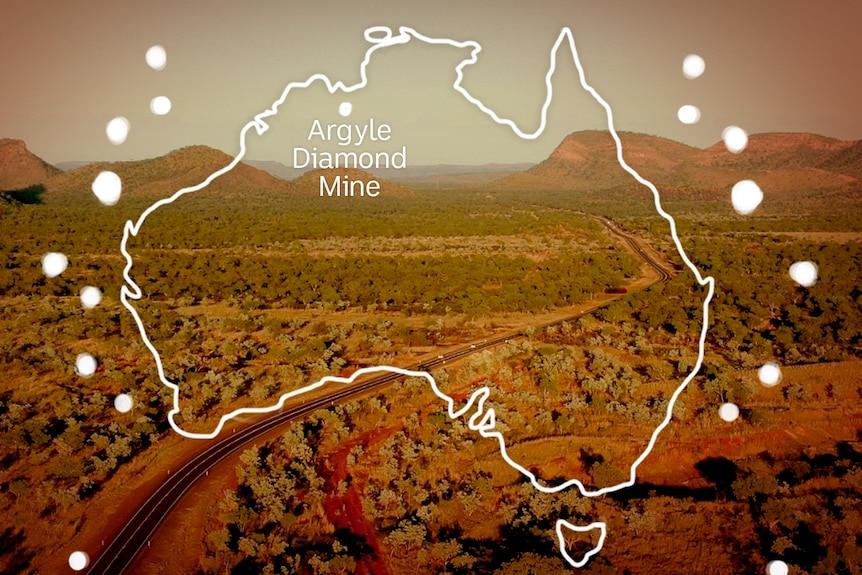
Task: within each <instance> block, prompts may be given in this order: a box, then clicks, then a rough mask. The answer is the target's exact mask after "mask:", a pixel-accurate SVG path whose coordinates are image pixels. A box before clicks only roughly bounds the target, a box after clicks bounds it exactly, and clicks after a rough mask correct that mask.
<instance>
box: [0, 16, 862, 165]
mask: <svg viewBox="0 0 862 575" xmlns="http://www.w3.org/2000/svg"><path fill="white" fill-rule="evenodd" d="M374 25H387V26H391V27H393V28H396V29H397V27H398V26H410V27H412V28H415V29H416V30H417V31H419V32H421V33H423V34H426V35H428V36H439V37H449V38H453V39H455V40H475V41H477V42H479V43H480V44H481V45H482V47H483V51H482V53H481V54H480V57H479V63H478V64H477V65H475V66H472V67H469V68H467V69H466V76H465V82H464V85H465V87H466V88H467V89H469V90H470V91H471V92H473V93H474V95H475V96H477V97H478V98H480V99H482V100H483V101H484V102H485V103H486V104H487V105H489V106H490V107H492V108H494V109H495V110H497V111H498V112H499V113H500V114H501V115H504V116H510V117H512V118H513V119H514V120H516V121H517V122H519V123H521V124H522V125H523V127H524V128H525V129H530V130H533V129H535V127H536V126H537V124H538V118H539V108H540V106H541V103H542V101H543V99H544V96H545V86H544V82H543V77H544V74H545V72H546V70H547V67H548V55H549V50H550V47H551V46H552V44H553V42H554V40H555V39H556V38H557V36H558V35H559V32H560V30H561V28H562V27H563V26H569V27H571V28H572V30H573V32H574V36H575V41H576V43H577V46H578V50H579V53H580V56H581V60H582V62H583V65H584V68H585V71H586V77H587V81H588V82H589V83H591V84H592V85H593V86H594V87H595V88H596V90H597V91H598V92H599V93H600V94H601V95H602V96H603V97H604V98H605V99H606V100H607V101H608V102H609V103H610V104H611V106H612V108H613V110H614V113H615V116H616V121H617V127H618V129H621V130H630V131H638V132H646V133H651V134H656V135H661V136H666V137H669V138H673V139H676V140H681V141H684V142H687V143H690V144H694V145H697V146H701V147H705V146H708V145H711V144H713V143H715V142H716V141H718V140H719V138H720V135H721V131H722V129H723V128H724V127H725V126H727V125H731V124H736V125H739V126H741V127H743V128H745V129H746V130H747V131H748V132H750V133H756V132H765V131H811V132H818V133H822V134H825V135H829V136H834V137H837V138H841V139H859V138H862V110H861V109H860V106H862V74H860V72H859V70H860V66H862V34H859V30H860V28H862V2H859V1H858V0H834V1H822V2H814V1H806V2H800V1H793V0H778V1H758V0H745V1H742V0H733V1H721V2H708V3H707V2H693V1H690V0H679V1H677V0H668V1H665V0H661V1H654V2H650V1H646V0H631V1H624V2H619V1H610V0H589V1H581V0H568V1H563V0H540V1H533V2H515V1H487V2H473V1H470V0H454V1H449V0H445V1H443V2H430V1H422V2H419V1H412V0H372V1H369V2H357V1H340V0H339V1H317V2H297V1H249V2H238V1H235V0H233V1H222V0H205V1H204V0H183V1H174V0H158V1H146V2H143V1H133V0H129V1H122V2H120V1H115V0H111V1H106V0H99V1H96V0H92V1H86V0H76V1H74V2H68V1H60V0H57V1H32V0H20V1H19V0H0V78H2V86H3V87H2V90H0V94H2V96H0V97H2V111H0V137H12V138H21V139H24V140H25V141H26V142H27V144H28V146H29V148H30V149H31V150H32V151H33V152H34V153H36V154H37V155H40V156H41V157H43V158H44V159H46V160H47V161H49V162H54V163H56V162H61V161H70V160H96V159H107V160H120V159H139V158H146V157H152V156H156V155H160V154H163V153H165V152H167V151H169V150H172V149H174V148H177V147H181V146H184V145H190V144H207V145H210V146H213V147H216V148H219V149H222V150H224V151H226V152H228V153H230V154H235V153H236V152H237V150H238V133H239V130H240V128H241V127H242V126H243V125H244V124H245V123H246V122H247V121H249V120H251V119H252V117H253V116H254V115H255V114H256V113H258V112H260V111H262V110H264V109H266V108H267V107H269V106H270V105H271V103H272V102H273V101H274V100H275V99H276V98H277V97H278V96H279V95H280V93H281V91H282V89H283V87H284V86H285V85H286V84H287V83H288V82H291V81H296V80H303V79H305V78H307V77H308V76H310V75H311V74H313V73H317V72H322V73H325V74H327V75H329V76H330V77H332V78H333V79H337V80H343V81H345V82H346V83H353V82H356V81H358V80H359V75H358V71H359V63H360V61H361V59H362V57H363V55H364V53H365V50H366V49H367V47H368V43H367V42H366V41H365V40H364V38H363V31H364V29H365V28H367V27H369V26H374ZM153 44H161V45H163V46H164V47H165V48H166V50H167V54H168V63H167V67H166V68H165V69H164V70H162V71H154V70H152V69H150V68H149V67H148V66H147V64H146V62H145V60H144V54H145V52H146V50H147V48H148V47H150V46H151V45H153ZM688 53H696V54H699V55H701V56H702V57H703V58H704V59H705V61H706V73H705V74H704V75H703V76H702V77H701V78H699V79H696V80H687V79H685V78H684V76H683V75H682V72H681V65H682V60H683V58H684V57H685V55H686V54H688ZM560 55H561V58H560V66H559V71H558V74H557V76H556V77H555V91H556V97H555V100H554V103H553V105H552V107H551V111H550V123H549V127H548V130H547V133H546V135H545V137H543V138H540V139H539V140H538V141H536V142H533V143H525V142H523V141H521V140H519V139H518V138H516V137H514V136H513V135H512V133H511V131H509V130H508V129H504V128H501V127H498V126H496V125H494V124H493V122H491V121H490V120H489V119H488V118H487V117H485V116H484V115H482V114H480V113H479V112H478V111H477V110H476V109H475V108H474V107H473V106H472V105H470V104H468V103H467V102H466V101H465V100H464V99H463V98H462V97H461V96H460V95H458V94H457V93H455V92H454V91H453V90H452V88H451V84H452V82H453V81H454V67H455V65H457V63H458V62H459V61H460V60H461V59H463V58H464V57H466V56H467V53H466V51H465V50H458V49H455V48H451V47H429V46H426V45H420V44H418V43H416V42H411V43H410V44H408V45H405V46H398V47H392V48H387V49H384V50H380V51H378V52H377V53H376V54H375V56H374V59H373V60H372V63H371V65H370V66H369V69H368V72H369V80H370V81H369V87H368V88H367V89H366V90H365V91H363V92H362V93H357V94H353V95H349V96H345V95H343V94H342V95H339V94H336V95H329V94H328V93H326V92H325V90H322V89H320V88H312V89H310V90H307V91H305V92H304V93H301V94H300V93H296V94H295V96H296V97H292V98H291V99H290V100H288V102H287V104H286V105H285V107H284V108H283V112H282V113H281V114H279V116H278V117H277V118H275V119H274V120H273V122H272V129H271V130H270V133H268V134H266V135H265V136H263V137H258V136H254V137H253V138H251V140H252V141H250V142H249V144H250V146H249V157H250V158H253V159H271V160H277V161H280V162H282V163H285V164H287V165H291V164H292V163H293V158H292V148H293V147H295V146H311V145H317V146H318V147H319V148H320V149H321V150H331V151H338V150H340V149H342V148H339V147H338V146H337V145H335V144H334V143H332V142H330V143H326V142H324V143H321V142H319V141H316V142H311V143H309V142H306V139H307V136H308V130H309V128H310V126H311V124H312V121H313V120H314V119H320V120H321V121H322V122H324V123H327V122H339V121H342V122H346V121H347V120H344V119H342V118H341V117H340V116H339V115H338V113H337V109H338V105H339V103H341V102H342V101H350V102H351V103H352V104H353V105H354V112H353V114H352V115H351V117H350V118H349V119H350V120H352V121H354V122H358V123H360V124H362V123H365V121H366V120H367V119H368V118H371V117H373V118H374V119H375V121H376V122H378V123H381V122H385V123H387V124H389V125H390V126H391V128H392V138H391V140H390V141H389V142H387V143H386V146H382V145H380V144H373V145H371V146H369V147H367V148H364V149H367V150H370V151H376V150H384V149H385V150H392V149H399V148H400V147H401V146H402V145H403V146H406V147H407V149H408V161H409V163H411V164H429V163H484V162H513V161H538V160H540V159H542V158H544V157H545V156H547V155H548V153H549V152H550V151H551V150H552V149H553V148H554V146H555V145H556V144H557V143H559V141H560V140H561V139H562V137H563V136H564V135H565V134H567V133H569V132H572V131H575V130H579V129H586V128H595V127H601V126H602V125H603V122H604V117H603V114H601V113H599V112H600V111H599V110H598V109H597V108H596V106H595V104H594V103H593V102H592V101H591V100H590V99H589V98H586V97H585V96H584V93H583V91H582V90H580V88H579V87H578V86H577V83H576V81H577V78H576V75H575V69H574V65H573V64H572V61H571V56H570V53H569V51H568V49H567V48H566V49H565V50H563V52H562V53H561V54H560ZM159 95H164V96H167V97H169V98H170V99H171V101H172V104H173V108H172V111H171V112H170V113H169V114H168V115H166V116H155V115H153V114H152V113H151V112H150V111H149V102H150V100H151V99H152V98H153V97H154V96H159ZM683 104H693V105H696V106H698V107H699V108H700V110H701V113H702V119H701V121H700V122H699V123H698V124H696V125H691V126H689V125H682V124H681V123H680V122H679V121H678V120H677V117H676V112H677V109H678V108H679V107H680V106H681V105H683ZM115 116H125V117H126V118H128V119H129V121H130V122H131V126H132V129H131V132H130V134H129V138H128V140H127V141H126V142H125V143H124V144H122V145H119V146H116V145H113V144H111V143H110V142H109V141H108V140H107V138H106V137H105V132H104V129H105V124H106V123H107V122H108V120H110V119H111V118H113V117H115Z"/></svg>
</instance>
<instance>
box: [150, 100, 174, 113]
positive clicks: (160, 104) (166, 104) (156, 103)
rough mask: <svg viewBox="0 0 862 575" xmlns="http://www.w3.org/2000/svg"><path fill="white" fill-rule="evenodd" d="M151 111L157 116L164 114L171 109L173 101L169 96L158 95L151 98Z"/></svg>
mask: <svg viewBox="0 0 862 575" xmlns="http://www.w3.org/2000/svg"><path fill="white" fill-rule="evenodd" d="M150 111H151V112H152V113H153V114H155V115H156V116H164V115H165V114H167V113H168V112H170V111H171V101H170V99H169V98H168V97H167V96H156V97H155V98H153V99H152V100H150Z"/></svg>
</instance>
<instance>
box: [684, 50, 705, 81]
mask: <svg viewBox="0 0 862 575" xmlns="http://www.w3.org/2000/svg"><path fill="white" fill-rule="evenodd" d="M704 70H706V62H704V61H703V58H701V57H700V56H698V55H697V54H689V55H688V56H686V57H685V59H684V60H683V61H682V73H683V75H684V76H685V77H686V78H688V79H689V80H694V79H695V78H697V77H699V76H700V75H701V74H703V71H704Z"/></svg>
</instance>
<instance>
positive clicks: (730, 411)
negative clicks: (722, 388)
mask: <svg viewBox="0 0 862 575" xmlns="http://www.w3.org/2000/svg"><path fill="white" fill-rule="evenodd" d="M718 416H719V417H720V418H722V419H723V420H725V421H736V418H737V417H739V408H738V407H736V405H735V404H733V403H725V404H723V405H722V406H721V407H719V408H718Z"/></svg>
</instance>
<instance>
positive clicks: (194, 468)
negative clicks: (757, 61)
mask: <svg viewBox="0 0 862 575" xmlns="http://www.w3.org/2000/svg"><path fill="white" fill-rule="evenodd" d="M595 219H596V220H598V221H600V222H601V223H603V224H604V225H605V226H606V227H607V228H608V229H609V230H610V231H611V232H612V233H614V234H616V235H617V236H619V237H620V238H622V239H623V240H624V241H625V242H626V243H628V244H629V246H631V248H632V249H633V250H634V251H635V253H637V255H639V256H640V257H641V258H643V260H644V261H645V262H646V263H647V264H649V265H650V266H651V267H652V268H653V269H655V270H656V271H657V272H658V274H659V277H658V279H657V280H656V281H654V282H653V283H651V284H649V285H648V286H645V287H644V289H646V287H650V286H652V285H655V284H657V283H661V282H667V281H668V280H670V279H671V278H672V277H673V276H672V274H671V272H669V271H668V270H667V269H666V268H665V267H663V266H662V265H661V263H659V262H658V261H656V260H655V259H654V258H653V257H652V256H650V255H649V254H648V253H646V252H645V251H644V249H643V248H642V246H641V244H640V243H639V241H638V240H637V239H636V238H634V237H632V236H630V235H628V234H626V233H624V232H623V231H622V230H620V229H619V228H618V227H617V226H616V224H614V223H613V222H612V221H610V220H608V219H607V218H604V217H599V216H595ZM618 297H619V296H618ZM611 301H612V300H611ZM608 303H610V302H605V303H602V304H597V305H595V306H592V307H590V308H588V309H585V310H583V311H581V312H579V313H577V314H575V315H571V316H568V317H565V318H562V319H558V320H555V321H551V322H547V323H544V324H541V325H538V326H535V327H536V329H544V328H546V327H550V326H556V325H560V324H562V323H563V322H572V321H575V320H577V319H579V318H581V317H583V316H585V315H587V314H590V313H592V312H594V311H596V310H597V309H599V308H601V307H604V306H606V305H608ZM521 337H523V334H522V333H520V332H517V333H511V334H506V335H500V336H496V337H493V338H489V339H486V340H483V341H481V342H475V343H472V344H468V345H464V346H462V347H460V348H458V349H455V350H450V351H448V352H447V353H446V354H443V355H440V356H438V357H437V358H436V359H432V360H430V361H424V362H422V363H420V364H418V365H414V366H410V367H408V368H405V369H410V370H420V371H429V370H431V369H433V368H435V367H438V366H440V365H443V364H445V363H446V362H447V361H454V360H457V359H460V358H463V357H465V356H468V355H470V354H471V353H476V352H478V351H481V350H483V349H488V348H490V347H494V346H497V345H500V344H504V343H508V342H509V341H511V340H513V339H518V338H521ZM401 377H403V376H402V375H400V374H398V373H386V374H381V375H379V376H376V377H372V378H368V379H365V380H363V381H360V382H357V383H355V384H353V385H351V386H349V387H335V386H333V387H332V392H331V393H329V394H328V395H326V396H325V397H321V398H319V399H314V400H308V401H306V402H305V403H304V404H302V405H298V406H295V407H292V408H287V409H285V410H282V411H280V412H278V413H275V414H274V415H271V416H269V417H268V418H266V419H264V420H262V421H260V422H258V423H255V424H253V425H251V426H249V427H246V428H243V429H241V430H239V431H237V432H236V433H232V434H230V435H227V434H226V433H223V434H222V435H224V437H221V436H220V437H219V438H217V439H214V440H212V443H211V445H210V446H209V447H208V448H207V449H206V450H204V451H203V452H201V453H199V454H198V455H197V456H195V457H194V458H193V459H191V460H190V461H188V462H187V463H186V464H185V465H183V466H182V467H181V468H180V469H177V470H174V471H172V472H171V473H170V474H169V475H168V476H167V478H166V479H165V481H164V482H163V483H162V485H161V486H160V487H159V488H158V489H157V490H156V491H155V492H154V493H153V494H152V495H150V497H149V498H148V499H147V500H146V502H144V504H143V505H142V506H141V508H140V509H138V511H137V512H136V513H135V514H134V515H133V516H132V517H131V518H129V520H128V521H127V522H126V525H125V527H124V528H123V529H122V530H121V531H120V532H119V533H118V534H117V535H116V537H114V538H113V540H112V541H111V542H110V543H109V544H108V545H107V546H106V547H105V548H104V549H103V550H102V552H101V553H100V554H99V556H98V557H96V559H95V560H94V561H93V563H92V564H91V565H90V567H89V569H88V570H87V571H86V572H87V573H88V574H91V575H121V574H122V573H124V572H125V571H126V570H127V569H128V568H129V567H130V566H131V564H132V562H133V561H134V559H135V557H136V556H137V554H138V552H140V550H141V549H142V548H143V547H144V545H146V544H147V542H148V541H149V540H150V539H151V538H152V535H153V533H155V531H156V529H158V528H159V525H161V523H162V521H164V519H165V517H166V516H167V515H168V513H170V511H171V509H173V507H174V506H175V505H176V504H177V502H179V500H180V499H181V498H182V496H183V494H185V493H186V492H187V491H188V490H189V489H190V488H191V487H192V486H194V484H195V483H196V482H197V481H198V480H199V479H201V478H202V477H204V476H205V475H206V474H207V473H208V470H209V469H210V468H211V467H213V466H215V465H216V464H217V463H219V462H221V461H222V460H224V459H225V458H227V457H229V456H231V455H232V454H234V453H236V452H238V451H240V450H242V449H244V448H246V447H248V446H249V445H250V444H252V443H253V442H254V441H255V440H256V439H257V438H259V437H260V436H262V435H264V434H266V433H267V432H269V431H272V430H273V429H275V428H277V427H280V426H282V425H285V424H287V423H289V422H291V421H295V420H297V419H302V418H303V417H305V416H307V415H308V414H310V413H311V412H313V411H315V410H318V409H321V408H325V407H329V406H331V405H334V404H336V403H343V402H345V401H348V400H350V399H353V398H355V397H357V396H360V395H362V394H366V393H368V392H370V391H372V390H378V389H380V388H383V387H384V386H386V385H389V384H391V383H392V382H394V381H396V380H397V379H399V378H401ZM87 551H88V552H89V553H90V554H91V555H92V554H93V553H92V551H91V550H87Z"/></svg>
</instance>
